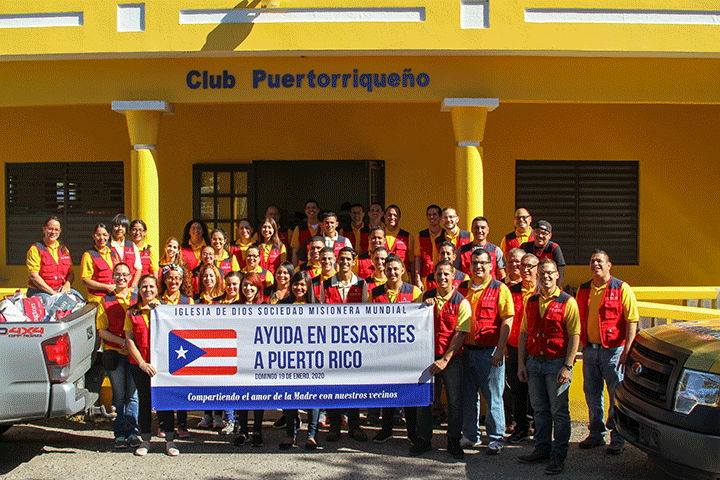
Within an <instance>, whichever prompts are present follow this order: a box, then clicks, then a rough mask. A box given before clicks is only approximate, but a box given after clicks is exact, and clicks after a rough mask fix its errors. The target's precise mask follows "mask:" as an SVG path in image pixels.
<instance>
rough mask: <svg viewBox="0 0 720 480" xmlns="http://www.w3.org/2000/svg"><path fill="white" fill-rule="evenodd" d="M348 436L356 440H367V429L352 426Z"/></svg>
mask: <svg viewBox="0 0 720 480" xmlns="http://www.w3.org/2000/svg"><path fill="white" fill-rule="evenodd" d="M348 437H350V438H352V439H353V440H355V441H356V442H367V440H368V436H367V433H365V430H363V429H362V428H360V427H359V426H357V427H353V428H351V429H350V431H349V432H348Z"/></svg>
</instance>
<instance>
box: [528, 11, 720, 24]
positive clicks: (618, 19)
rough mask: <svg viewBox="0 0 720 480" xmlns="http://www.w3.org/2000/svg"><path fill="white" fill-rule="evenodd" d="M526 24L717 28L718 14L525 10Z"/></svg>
mask: <svg viewBox="0 0 720 480" xmlns="http://www.w3.org/2000/svg"><path fill="white" fill-rule="evenodd" d="M525 22H526V23H615V24H629V25H648V24H661V25H720V11H709V10H708V11H703V10H620V9H610V8H526V9H525Z"/></svg>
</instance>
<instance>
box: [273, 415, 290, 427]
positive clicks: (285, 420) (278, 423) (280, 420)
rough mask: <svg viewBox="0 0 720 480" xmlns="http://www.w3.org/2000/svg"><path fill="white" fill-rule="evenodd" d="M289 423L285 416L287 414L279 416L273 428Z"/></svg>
mask: <svg viewBox="0 0 720 480" xmlns="http://www.w3.org/2000/svg"><path fill="white" fill-rule="evenodd" d="M286 425H287V419H286V418H285V415H283V416H282V417H280V418H278V419H277V421H276V422H275V423H273V428H285V426H286Z"/></svg>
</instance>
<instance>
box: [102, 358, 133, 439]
mask: <svg viewBox="0 0 720 480" xmlns="http://www.w3.org/2000/svg"><path fill="white" fill-rule="evenodd" d="M105 373H107V376H108V378H109V379H110V386H111V387H112V404H113V407H115V413H116V414H117V417H115V420H113V431H114V432H115V438H118V437H126V438H127V437H128V436H129V435H133V434H135V435H137V433H138V428H137V426H138V395H137V389H136V388H135V381H134V380H133V377H132V374H131V373H130V362H129V361H128V357H127V355H122V354H120V355H118V366H117V368H116V369H115V370H106V372H105Z"/></svg>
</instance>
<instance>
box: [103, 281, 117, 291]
mask: <svg viewBox="0 0 720 480" xmlns="http://www.w3.org/2000/svg"><path fill="white" fill-rule="evenodd" d="M105 290H106V291H107V293H115V284H114V283H113V284H112V285H106V286H105Z"/></svg>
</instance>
